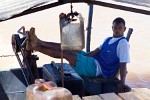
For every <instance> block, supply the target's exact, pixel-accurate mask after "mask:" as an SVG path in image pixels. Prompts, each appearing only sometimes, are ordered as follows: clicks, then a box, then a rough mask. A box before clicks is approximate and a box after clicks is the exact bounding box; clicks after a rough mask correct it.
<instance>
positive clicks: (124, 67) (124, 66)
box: [120, 63, 127, 84]
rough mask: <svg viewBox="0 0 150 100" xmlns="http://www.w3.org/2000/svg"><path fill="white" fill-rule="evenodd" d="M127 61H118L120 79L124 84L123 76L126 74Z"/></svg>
mask: <svg viewBox="0 0 150 100" xmlns="http://www.w3.org/2000/svg"><path fill="white" fill-rule="evenodd" d="M126 65H127V63H120V79H121V82H122V83H123V84H125V78H126V75H127V66H126Z"/></svg>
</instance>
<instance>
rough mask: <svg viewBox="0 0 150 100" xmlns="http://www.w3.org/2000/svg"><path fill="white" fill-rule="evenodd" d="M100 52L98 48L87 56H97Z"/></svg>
mask: <svg viewBox="0 0 150 100" xmlns="http://www.w3.org/2000/svg"><path fill="white" fill-rule="evenodd" d="M99 52H100V49H99V48H97V49H95V50H93V51H91V52H89V53H87V54H85V56H95V55H96V54H98V53H99Z"/></svg>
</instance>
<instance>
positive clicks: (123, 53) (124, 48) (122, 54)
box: [117, 39, 130, 63]
mask: <svg viewBox="0 0 150 100" xmlns="http://www.w3.org/2000/svg"><path fill="white" fill-rule="evenodd" d="M129 49H130V45H129V42H128V41H127V40H126V39H122V40H120V41H119V43H118V46H117V56H118V57H119V61H120V62H123V63H130V54H129Z"/></svg>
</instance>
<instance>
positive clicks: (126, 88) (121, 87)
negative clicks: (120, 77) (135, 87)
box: [118, 83, 131, 93]
mask: <svg viewBox="0 0 150 100" xmlns="http://www.w3.org/2000/svg"><path fill="white" fill-rule="evenodd" d="M129 91H131V88H130V87H129V86H128V85H125V84H122V83H121V84H118V92H119V93H121V92H129Z"/></svg>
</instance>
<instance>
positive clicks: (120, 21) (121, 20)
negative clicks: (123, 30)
mask: <svg viewBox="0 0 150 100" xmlns="http://www.w3.org/2000/svg"><path fill="white" fill-rule="evenodd" d="M114 23H116V24H120V23H123V24H124V26H125V20H124V19H123V18H121V17H117V18H116V19H114V21H113V23H112V24H114Z"/></svg>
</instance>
